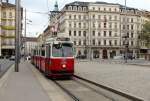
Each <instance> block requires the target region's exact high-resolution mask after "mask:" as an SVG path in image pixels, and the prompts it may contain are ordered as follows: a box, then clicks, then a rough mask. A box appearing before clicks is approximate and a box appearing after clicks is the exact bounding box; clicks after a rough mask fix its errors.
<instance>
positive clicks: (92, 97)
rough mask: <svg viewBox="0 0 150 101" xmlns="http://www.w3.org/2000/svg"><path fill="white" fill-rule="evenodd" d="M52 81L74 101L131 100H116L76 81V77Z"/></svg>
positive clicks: (124, 100) (116, 100)
mask: <svg viewBox="0 0 150 101" xmlns="http://www.w3.org/2000/svg"><path fill="white" fill-rule="evenodd" d="M54 83H55V84H56V85H57V86H59V87H60V88H61V89H62V90H63V91H64V92H65V93H66V94H67V95H68V96H69V97H71V98H72V99H73V100H74V101H131V100H126V99H123V100H118V99H116V98H113V97H110V96H108V95H107V94H104V93H103V92H101V91H99V90H97V89H94V88H93V87H90V86H89V85H87V84H84V83H82V82H80V81H78V80H77V79H73V80H67V81H66V80H54Z"/></svg>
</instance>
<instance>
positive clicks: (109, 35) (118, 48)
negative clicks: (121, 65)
mask: <svg viewBox="0 0 150 101" xmlns="http://www.w3.org/2000/svg"><path fill="white" fill-rule="evenodd" d="M142 18H143V16H142V13H141V11H140V10H138V9H135V8H129V7H127V10H125V7H124V6H122V5H120V4H114V3H107V2H72V3H69V4H66V5H65V6H64V8H63V9H62V10H61V11H60V12H59V13H58V14H57V15H55V16H53V17H51V19H50V26H55V25H57V24H58V26H59V30H58V32H63V33H66V34H68V35H69V36H70V38H71V39H72V40H73V42H74V50H75V56H77V57H78V56H85V57H87V58H103V59H108V58H113V57H114V56H116V55H123V54H124V53H125V46H124V45H125V44H126V43H127V44H128V55H131V56H134V57H137V54H138V51H139V47H141V45H142V46H144V44H139V41H138V36H139V34H140V33H141V29H142V24H143V23H144V22H145V21H143V20H142ZM124 36H126V38H125V37H124Z"/></svg>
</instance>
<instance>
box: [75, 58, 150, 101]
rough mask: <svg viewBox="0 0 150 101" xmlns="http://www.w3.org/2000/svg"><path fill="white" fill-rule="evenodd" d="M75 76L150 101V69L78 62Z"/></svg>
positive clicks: (95, 62)
mask: <svg viewBox="0 0 150 101" xmlns="http://www.w3.org/2000/svg"><path fill="white" fill-rule="evenodd" d="M141 64H144V63H143V62H142V63H141ZM145 64H148V62H146V63H145ZM75 74H77V75H79V76H82V77H85V78H87V79H90V80H93V81H95V82H98V83H101V84H104V85H107V86H110V87H113V88H115V89H117V90H121V91H123V92H125V93H129V94H133V95H135V96H139V97H141V98H144V99H146V100H148V101H150V96H149V95H150V68H149V67H144V66H133V65H126V64H111V63H106V62H97V61H84V62H79V61H78V62H76V64H75Z"/></svg>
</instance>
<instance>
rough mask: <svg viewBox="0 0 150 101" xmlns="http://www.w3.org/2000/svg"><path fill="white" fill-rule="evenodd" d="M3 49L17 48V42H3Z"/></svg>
mask: <svg viewBox="0 0 150 101" xmlns="http://www.w3.org/2000/svg"><path fill="white" fill-rule="evenodd" d="M1 48H2V49H15V44H6V43H3V44H2V46H1Z"/></svg>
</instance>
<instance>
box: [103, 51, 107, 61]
mask: <svg viewBox="0 0 150 101" xmlns="http://www.w3.org/2000/svg"><path fill="white" fill-rule="evenodd" d="M107 58H108V55H107V50H106V49H104V50H103V59H107Z"/></svg>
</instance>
